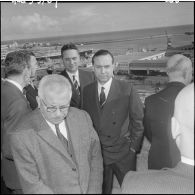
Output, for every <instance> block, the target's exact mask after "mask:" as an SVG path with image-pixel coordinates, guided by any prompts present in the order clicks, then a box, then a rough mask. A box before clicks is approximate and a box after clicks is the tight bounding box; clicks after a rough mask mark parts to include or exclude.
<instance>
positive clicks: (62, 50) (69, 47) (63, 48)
mask: <svg viewBox="0 0 195 195" xmlns="http://www.w3.org/2000/svg"><path fill="white" fill-rule="evenodd" d="M71 49H74V50H77V51H78V53H79V50H78V48H77V46H76V45H75V44H74V43H67V44H65V45H64V46H63V47H62V48H61V56H62V55H63V52H64V51H66V50H71Z"/></svg>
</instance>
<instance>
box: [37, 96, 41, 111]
mask: <svg viewBox="0 0 195 195" xmlns="http://www.w3.org/2000/svg"><path fill="white" fill-rule="evenodd" d="M36 100H37V104H38V108H40V105H41V101H40V98H39V96H36Z"/></svg>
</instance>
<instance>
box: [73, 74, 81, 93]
mask: <svg viewBox="0 0 195 195" xmlns="http://www.w3.org/2000/svg"><path fill="white" fill-rule="evenodd" d="M72 78H73V85H74V87H75V89H76V91H77V93H78V95H80V90H79V84H78V82H77V80H76V79H75V75H73V76H72Z"/></svg>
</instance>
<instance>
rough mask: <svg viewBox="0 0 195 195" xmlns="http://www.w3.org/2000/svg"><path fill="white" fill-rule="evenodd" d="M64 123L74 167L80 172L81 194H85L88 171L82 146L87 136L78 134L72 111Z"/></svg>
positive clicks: (77, 125)
mask: <svg viewBox="0 0 195 195" xmlns="http://www.w3.org/2000/svg"><path fill="white" fill-rule="evenodd" d="M65 122H66V124H67V129H68V133H69V137H70V142H71V146H72V150H73V152H74V156H75V159H76V165H77V168H79V172H80V178H79V179H80V181H82V182H81V187H82V189H83V192H86V191H87V187H88V180H89V171H88V170H87V169H86V167H87V166H86V156H85V154H83V149H82V146H83V145H85V143H86V141H87V140H85V138H86V139H87V136H85V135H81V134H80V131H79V130H80V127H79V124H78V121H77V117H76V116H75V115H74V112H73V111H71V110H70V111H69V114H68V115H67V117H66V119H65ZM85 150H88V148H85ZM83 181H85V182H83Z"/></svg>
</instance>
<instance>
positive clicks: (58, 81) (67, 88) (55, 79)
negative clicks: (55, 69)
mask: <svg viewBox="0 0 195 195" xmlns="http://www.w3.org/2000/svg"><path fill="white" fill-rule="evenodd" d="M57 86H58V87H57ZM49 87H50V88H52V89H53V90H54V91H53V92H56V90H58V89H59V87H62V88H63V89H64V90H61V93H63V92H64V93H67V92H69V94H70V97H71V95H72V90H71V85H70V82H69V81H68V79H66V78H65V77H64V76H62V75H57V74H52V75H46V76H44V77H43V78H42V79H41V81H40V83H39V86H38V95H39V96H40V97H41V98H44V95H45V90H46V89H48V88H49ZM67 94H68V93H67Z"/></svg>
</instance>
